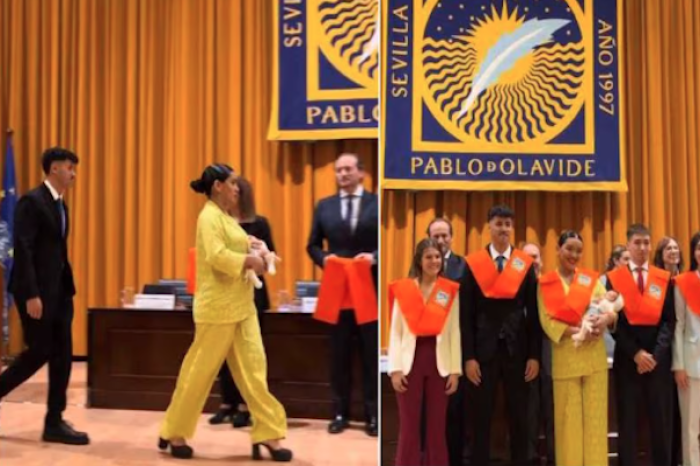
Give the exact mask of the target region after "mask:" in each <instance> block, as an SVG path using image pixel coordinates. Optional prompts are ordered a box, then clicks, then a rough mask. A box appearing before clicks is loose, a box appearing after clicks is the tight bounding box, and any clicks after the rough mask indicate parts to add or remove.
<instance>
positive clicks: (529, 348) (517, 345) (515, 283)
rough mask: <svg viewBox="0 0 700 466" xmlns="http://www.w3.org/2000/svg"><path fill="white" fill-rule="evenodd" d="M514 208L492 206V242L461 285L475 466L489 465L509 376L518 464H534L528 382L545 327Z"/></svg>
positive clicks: (473, 258) (473, 257) (470, 261)
mask: <svg viewBox="0 0 700 466" xmlns="http://www.w3.org/2000/svg"><path fill="white" fill-rule="evenodd" d="M514 217H515V214H514V213H513V211H512V210H511V209H510V208H509V207H507V206H503V205H499V206H494V207H492V208H491V210H489V213H488V222H489V230H490V233H491V243H490V244H489V245H488V246H487V247H486V248H485V249H482V250H480V251H477V252H475V253H473V254H470V255H469V256H468V257H467V260H466V262H467V267H466V273H465V275H464V278H463V280H462V283H461V287H460V314H461V318H460V324H461V327H462V353H463V358H464V361H465V372H466V375H467V379H468V380H469V382H470V384H469V385H470V389H471V390H472V391H473V396H472V397H471V400H472V401H473V403H474V407H473V409H474V413H473V421H474V454H473V458H472V464H478V465H488V464H490V443H491V420H492V418H493V411H494V399H495V393H496V388H497V386H498V382H499V381H500V380H503V382H504V386H505V394H506V401H507V406H508V418H509V423H510V452H511V462H512V463H513V464H525V463H526V462H527V439H528V425H527V410H528V392H529V389H528V384H529V383H530V382H532V381H533V380H535V378H537V375H538V373H539V361H540V351H541V346H542V327H541V326H540V321H539V314H538V309H537V277H536V276H535V271H534V270H533V268H532V262H533V261H532V258H531V257H529V256H528V255H527V254H525V253H524V252H522V251H520V250H517V249H515V248H514V247H513V246H511V235H512V233H513V219H514Z"/></svg>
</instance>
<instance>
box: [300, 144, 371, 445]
mask: <svg viewBox="0 0 700 466" xmlns="http://www.w3.org/2000/svg"><path fill="white" fill-rule="evenodd" d="M335 175H336V180H337V182H338V188H339V192H338V194H335V195H333V196H330V197H327V198H325V199H321V201H319V203H318V205H317V206H316V211H315V212H314V219H313V225H312V227H311V234H310V236H309V241H308V244H307V247H306V250H307V252H308V253H309V256H311V259H312V260H313V261H314V263H315V264H316V265H318V266H319V267H321V268H323V267H324V266H325V263H326V260H328V258H329V257H332V256H338V257H345V258H357V259H364V260H367V261H370V262H372V263H373V264H374V266H373V267H372V275H373V279H374V286H375V289H376V286H377V266H376V264H377V249H378V248H377V245H378V242H379V241H378V221H379V215H378V212H379V209H378V201H377V195H376V194H372V193H369V192H367V191H365V190H364V189H363V188H362V178H363V176H364V171H363V167H362V163H361V161H360V159H359V157H358V156H357V155H356V154H341V155H340V156H339V157H338V158H337V159H336V161H335ZM324 240H326V241H327V243H328V249H327V250H324V249H323V241H324ZM354 335H357V336H358V338H359V342H360V352H361V360H362V372H363V374H362V375H363V377H362V378H363V381H362V385H363V391H364V397H365V414H366V426H365V431H366V432H367V434H368V435H370V436H372V437H376V436H377V434H378V424H377V359H378V354H377V349H378V346H377V336H378V332H377V322H371V323H368V324H364V325H358V324H357V322H356V320H355V314H354V312H353V310H352V309H343V310H341V312H340V317H339V319H338V323H337V325H334V326H333V328H332V330H331V388H332V390H333V408H334V410H335V413H334V414H335V417H334V419H333V420H332V421H331V423H330V425H329V426H328V432H330V433H332V434H338V433H341V432H342V431H343V430H345V428H346V427H347V426H348V423H349V416H350V389H351V378H350V373H351V368H352V350H353V344H352V343H353V336H354Z"/></svg>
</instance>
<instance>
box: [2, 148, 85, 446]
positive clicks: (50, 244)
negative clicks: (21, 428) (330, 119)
mask: <svg viewBox="0 0 700 466" xmlns="http://www.w3.org/2000/svg"><path fill="white" fill-rule="evenodd" d="M77 164H78V157H77V156H76V155H75V154H74V153H73V152H71V151H69V150H66V149H61V148H53V149H48V150H47V151H46V152H44V155H43V158H42V167H43V169H44V173H45V174H46V179H45V180H44V182H43V183H42V184H41V185H39V186H38V187H36V188H34V189H32V190H31V191H28V192H27V193H26V194H25V195H24V196H22V197H21V198H20V200H19V202H18V203H17V208H16V210H15V226H14V227H15V228H14V248H15V250H14V264H13V268H12V271H11V273H10V281H9V284H8V289H9V290H10V292H11V293H12V295H13V296H14V299H15V302H16V303H17V310H18V311H19V316H20V318H21V320H22V329H23V330H24V338H25V341H26V342H27V346H28V348H27V349H26V350H25V351H24V352H23V353H22V354H20V355H19V357H17V359H16V360H15V361H14V363H13V364H12V365H11V366H10V367H9V368H8V369H7V370H6V371H5V372H3V373H2V375H0V399H2V398H4V397H5V396H6V395H7V394H8V393H10V392H11V391H12V390H14V389H15V388H17V387H18V386H19V385H21V384H22V383H24V382H25V381H26V380H27V379H28V378H30V377H31V376H32V375H34V373H35V372H36V371H38V370H39V369H40V368H41V367H42V366H43V365H44V364H46V363H47V362H48V364H49V397H48V412H47V414H46V419H45V421H44V434H43V440H44V441H45V442H58V443H67V444H72V445H87V444H88V443H89V442H90V440H89V439H88V436H87V434H85V433H83V432H77V431H75V430H74V429H73V428H72V427H71V426H70V425H69V424H68V423H66V422H65V421H64V420H63V411H64V410H65V409H66V390H67V389H68V381H69V379H70V372H71V364H72V361H73V334H72V330H71V324H72V322H73V296H74V295H75V285H74V283H73V270H72V269H71V265H70V262H69V261H68V232H69V226H70V222H69V217H68V209H67V207H66V204H65V203H64V201H63V195H64V194H65V192H66V190H67V189H68V188H69V187H71V186H72V185H73V182H74V180H75V166H76V165H77Z"/></svg>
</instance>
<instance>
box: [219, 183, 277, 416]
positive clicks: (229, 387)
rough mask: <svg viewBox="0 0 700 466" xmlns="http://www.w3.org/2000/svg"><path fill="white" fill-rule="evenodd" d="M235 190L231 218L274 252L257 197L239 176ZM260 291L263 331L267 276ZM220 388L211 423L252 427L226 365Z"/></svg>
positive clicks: (257, 290)
mask: <svg viewBox="0 0 700 466" xmlns="http://www.w3.org/2000/svg"><path fill="white" fill-rule="evenodd" d="M235 190H236V193H237V195H238V202H237V203H236V204H235V205H233V206H232V207H231V209H230V210H229V212H228V213H229V215H231V216H232V217H233V218H234V219H235V220H236V221H237V222H238V223H239V224H240V226H241V228H243V229H244V230H245V232H246V233H247V234H248V236H249V237H250V239H251V241H252V242H255V241H257V240H260V241H262V242H263V243H264V244H265V245H266V246H267V249H268V250H269V251H270V252H275V245H274V243H273V241H272V230H271V229H270V223H269V222H268V221H267V218H265V217H263V216H260V215H257V214H256V210H255V197H254V195H253V187H252V186H251V184H250V182H249V181H248V180H246V179H245V178H243V177H242V176H239V177H237V178H236V185H235ZM259 278H260V281H261V282H262V287H261V288H255V291H254V297H253V302H254V303H255V309H256V310H257V313H258V322H259V323H260V328H261V329H262V322H263V321H262V315H263V314H264V313H265V311H267V310H269V309H270V295H269V293H268V288H267V286H266V284H265V276H264V275H263V276H261V277H259ZM219 388H220V389H221V405H220V406H219V410H218V411H217V413H216V414H214V416H212V417H211V418H210V419H209V423H210V424H215V425H216V424H224V423H229V422H230V423H231V424H232V425H233V427H236V428H237V427H246V426H248V425H250V424H251V419H250V411H249V410H248V406H247V405H246V403H245V400H244V399H243V397H242V396H241V392H240V390H239V389H238V387H237V386H236V384H235V382H234V381H233V377H232V376H231V371H230V370H229V368H228V364H227V363H226V362H224V364H223V365H222V366H221V370H220V371H219Z"/></svg>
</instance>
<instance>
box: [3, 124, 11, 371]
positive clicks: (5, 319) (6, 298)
mask: <svg viewBox="0 0 700 466" xmlns="http://www.w3.org/2000/svg"><path fill="white" fill-rule="evenodd" d="M5 133H6V134H7V141H6V142H5V145H6V146H7V147H10V144H12V135H13V134H14V130H13V129H12V127H9V126H8V127H7V129H6V130H5ZM13 164H14V163H13ZM5 167H7V160H5ZM2 189H3V197H4V194H6V193H4V190H5V189H6V187H5V186H4V182H3V186H2ZM3 272H4V271H3ZM5 275H6V274H5V273H3V287H2V300H3V309H2V313H1V314H2V315H0V356H2V357H1V358H0V359H1V360H0V368H1V367H2V366H3V365H6V364H10V363H11V362H12V360H13V359H14V358H12V357H11V356H10V351H9V350H10V338H9V336H10V335H9V325H10V322H9V318H10V312H9V311H10V309H9V303H10V299H9V296H8V291H7V283H5V281H6V277H5Z"/></svg>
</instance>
